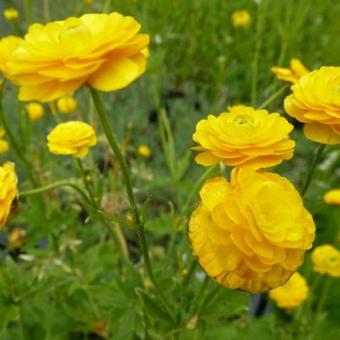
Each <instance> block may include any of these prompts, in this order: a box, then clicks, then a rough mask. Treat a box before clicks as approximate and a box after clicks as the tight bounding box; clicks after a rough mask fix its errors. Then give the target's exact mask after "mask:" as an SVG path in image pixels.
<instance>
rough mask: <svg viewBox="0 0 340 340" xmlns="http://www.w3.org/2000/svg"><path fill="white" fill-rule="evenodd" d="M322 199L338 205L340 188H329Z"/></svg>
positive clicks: (339, 202)
mask: <svg viewBox="0 0 340 340" xmlns="http://www.w3.org/2000/svg"><path fill="white" fill-rule="evenodd" d="M323 199H324V201H325V203H327V204H332V205H340V189H333V190H329V191H328V192H326V194H325V195H324V196H323Z"/></svg>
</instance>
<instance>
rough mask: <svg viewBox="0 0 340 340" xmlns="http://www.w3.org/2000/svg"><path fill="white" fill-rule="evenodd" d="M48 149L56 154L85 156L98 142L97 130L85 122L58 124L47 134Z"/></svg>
mask: <svg viewBox="0 0 340 340" xmlns="http://www.w3.org/2000/svg"><path fill="white" fill-rule="evenodd" d="M47 141H48V149H49V150H50V152H51V153H54V154H56V155H70V156H74V157H77V158H82V157H85V156H86V155H87V154H88V152H89V148H90V147H92V146H94V145H96V144H97V137H96V132H95V131H94V129H93V127H92V126H91V125H89V124H87V123H84V122H78V121H70V122H67V123H61V124H59V125H57V127H55V128H54V129H53V130H52V131H51V132H50V133H49V135H48V136H47Z"/></svg>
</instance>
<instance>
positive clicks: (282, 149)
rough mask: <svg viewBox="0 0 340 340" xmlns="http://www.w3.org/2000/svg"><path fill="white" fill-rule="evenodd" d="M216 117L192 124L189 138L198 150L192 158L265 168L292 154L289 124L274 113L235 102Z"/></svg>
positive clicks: (288, 157)
mask: <svg viewBox="0 0 340 340" xmlns="http://www.w3.org/2000/svg"><path fill="white" fill-rule="evenodd" d="M229 111H230V112H223V113H221V114H220V115H219V116H218V117H216V116H213V115H209V116H208V118H207V119H202V120H201V121H199V122H198V124H197V125H196V132H195V133H194V135H193V140H194V141H195V142H197V143H199V144H200V146H197V147H194V148H193V149H194V150H197V151H202V153H200V154H198V155H197V156H196V159H195V160H196V162H197V163H198V164H201V165H205V166H209V165H212V164H215V163H218V162H220V161H222V162H224V164H226V165H229V166H252V167H254V168H268V167H271V166H274V165H277V164H280V163H281V162H282V161H283V160H288V159H291V158H292V157H293V153H294V147H295V142H294V141H293V140H291V139H289V133H290V132H291V131H292V130H293V125H291V124H290V123H288V121H287V120H286V119H285V118H283V117H281V116H280V115H279V114H278V113H270V114H269V113H268V111H266V110H255V109H253V108H252V107H247V106H243V105H237V106H233V107H230V108H229Z"/></svg>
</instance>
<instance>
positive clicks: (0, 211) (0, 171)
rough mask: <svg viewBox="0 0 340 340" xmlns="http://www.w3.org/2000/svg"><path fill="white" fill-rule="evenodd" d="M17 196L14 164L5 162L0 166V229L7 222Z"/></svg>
mask: <svg viewBox="0 0 340 340" xmlns="http://www.w3.org/2000/svg"><path fill="white" fill-rule="evenodd" d="M17 194H18V189H17V176H16V173H15V168H14V164H13V163H11V162H6V163H5V164H4V165H2V166H0V229H2V227H3V226H4V224H5V223H6V222H7V219H8V216H9V214H10V212H11V208H12V203H13V201H14V200H15V198H16V197H17Z"/></svg>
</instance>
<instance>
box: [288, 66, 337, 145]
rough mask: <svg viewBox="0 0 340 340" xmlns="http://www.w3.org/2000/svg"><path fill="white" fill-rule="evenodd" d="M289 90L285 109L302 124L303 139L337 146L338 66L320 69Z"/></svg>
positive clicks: (307, 75) (304, 77)
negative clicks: (290, 92) (290, 91)
mask: <svg viewBox="0 0 340 340" xmlns="http://www.w3.org/2000/svg"><path fill="white" fill-rule="evenodd" d="M291 89H292V91H293V93H292V94H291V95H289V96H288V97H287V98H286V99H285V102H284V106H285V110H286V111H287V113H288V114H289V115H290V116H292V117H294V118H296V119H297V120H298V121H300V122H302V123H304V124H305V126H304V133H305V136H306V137H307V138H308V139H310V140H312V141H315V142H319V143H322V144H340V90H339V89H340V67H332V66H329V67H321V69H319V70H315V71H313V72H310V73H308V74H306V75H305V76H303V77H302V78H301V79H300V80H299V81H298V82H297V83H296V84H295V85H293V86H292V88H291Z"/></svg>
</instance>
